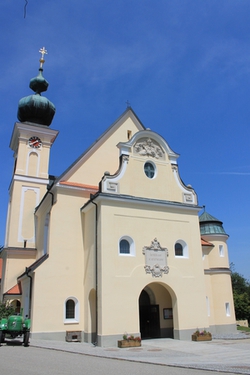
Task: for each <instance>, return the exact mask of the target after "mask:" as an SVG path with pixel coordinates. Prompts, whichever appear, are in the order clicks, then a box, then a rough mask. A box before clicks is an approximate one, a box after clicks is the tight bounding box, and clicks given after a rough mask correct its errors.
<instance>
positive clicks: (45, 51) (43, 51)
mask: <svg viewBox="0 0 250 375" xmlns="http://www.w3.org/2000/svg"><path fill="white" fill-rule="evenodd" d="M39 52H40V53H41V54H42V57H41V59H40V60H39V61H40V68H41V69H42V68H43V64H44V63H45V60H44V55H47V54H48V52H47V50H46V49H45V47H43V48H40V49H39Z"/></svg>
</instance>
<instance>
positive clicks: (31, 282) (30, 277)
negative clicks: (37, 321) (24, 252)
mask: <svg viewBox="0 0 250 375" xmlns="http://www.w3.org/2000/svg"><path fill="white" fill-rule="evenodd" d="M29 272H30V270H29V268H28V267H26V269H25V274H26V276H27V277H28V278H29V279H30V293H29V294H30V295H29V316H28V318H29V319H30V318H31V302H32V286H33V279H32V276H30V275H29Z"/></svg>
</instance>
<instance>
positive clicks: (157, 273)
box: [142, 238, 169, 277]
mask: <svg viewBox="0 0 250 375" xmlns="http://www.w3.org/2000/svg"><path fill="white" fill-rule="evenodd" d="M142 253H143V254H144V255H145V264H146V265H145V266H144V268H145V271H146V273H151V274H152V276H153V277H162V274H163V273H165V274H166V273H168V272H169V267H168V266H167V257H168V249H166V248H163V247H161V245H160V243H159V242H158V241H157V239H156V238H155V239H154V240H153V241H152V242H151V245H150V246H144V248H143V249H142Z"/></svg>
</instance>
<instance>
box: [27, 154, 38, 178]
mask: <svg viewBox="0 0 250 375" xmlns="http://www.w3.org/2000/svg"><path fill="white" fill-rule="evenodd" d="M31 154H35V155H37V166H36V176H38V175H39V171H40V160H41V154H40V153H39V152H38V150H34V149H32V150H30V151H29V152H28V155H27V159H26V168H25V174H26V175H28V172H29V164H30V155H31Z"/></svg>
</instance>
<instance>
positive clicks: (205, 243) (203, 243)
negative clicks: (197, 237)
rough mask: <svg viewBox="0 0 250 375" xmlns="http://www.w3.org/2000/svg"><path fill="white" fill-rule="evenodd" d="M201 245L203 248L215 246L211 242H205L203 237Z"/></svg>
mask: <svg viewBox="0 0 250 375" xmlns="http://www.w3.org/2000/svg"><path fill="white" fill-rule="evenodd" d="M201 245H202V246H214V245H213V244H212V243H211V242H208V241H206V240H204V238H202V237H201Z"/></svg>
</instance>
